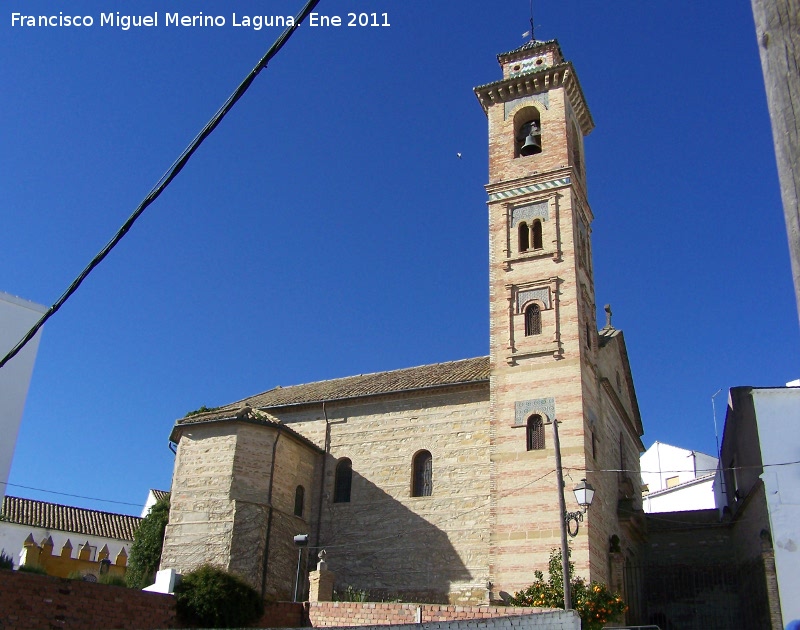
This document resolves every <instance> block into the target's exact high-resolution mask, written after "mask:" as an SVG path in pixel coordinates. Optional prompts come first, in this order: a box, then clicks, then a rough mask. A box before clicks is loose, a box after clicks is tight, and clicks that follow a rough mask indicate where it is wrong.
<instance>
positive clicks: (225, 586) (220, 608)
mask: <svg viewBox="0 0 800 630" xmlns="http://www.w3.org/2000/svg"><path fill="white" fill-rule="evenodd" d="M175 600H176V604H177V609H178V616H179V618H180V619H181V621H182V622H183V623H185V624H187V625H194V626H198V627H201V628H241V627H244V626H247V625H249V624H250V623H252V622H253V621H256V620H257V619H259V618H260V617H261V615H263V614H264V601H263V599H262V598H261V595H260V594H259V593H258V591H256V590H255V589H253V588H252V587H250V585H248V584H247V583H246V582H245V581H244V580H242V579H241V578H240V577H237V576H235V575H233V574H231V573H227V572H226V571H223V570H222V569H218V568H216V567H212V566H210V565H204V566H202V567H200V568H199V569H196V570H194V571H191V572H190V573H186V574H185V575H184V576H183V578H182V579H181V582H180V584H178V586H176V587H175Z"/></svg>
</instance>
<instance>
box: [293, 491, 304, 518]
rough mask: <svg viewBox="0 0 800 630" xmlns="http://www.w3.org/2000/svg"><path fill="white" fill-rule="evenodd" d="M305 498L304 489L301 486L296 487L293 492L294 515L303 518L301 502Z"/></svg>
mask: <svg viewBox="0 0 800 630" xmlns="http://www.w3.org/2000/svg"><path fill="white" fill-rule="evenodd" d="M305 497H306V489H305V488H304V487H303V486H297V488H296V489H295V491H294V515H295V516H303V501H304V500H305Z"/></svg>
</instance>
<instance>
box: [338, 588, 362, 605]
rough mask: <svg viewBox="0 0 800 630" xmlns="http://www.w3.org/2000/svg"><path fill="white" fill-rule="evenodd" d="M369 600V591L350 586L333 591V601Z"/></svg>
mask: <svg viewBox="0 0 800 630" xmlns="http://www.w3.org/2000/svg"><path fill="white" fill-rule="evenodd" d="M368 600H369V592H368V591H365V590H357V589H355V588H353V587H352V586H348V587H347V588H346V589H344V590H343V591H337V590H334V591H333V601H335V602H366V601H368Z"/></svg>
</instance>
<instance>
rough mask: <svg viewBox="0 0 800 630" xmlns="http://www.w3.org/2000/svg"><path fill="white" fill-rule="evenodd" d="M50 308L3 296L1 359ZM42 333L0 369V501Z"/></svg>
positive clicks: (0, 304)
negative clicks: (0, 437)
mask: <svg viewBox="0 0 800 630" xmlns="http://www.w3.org/2000/svg"><path fill="white" fill-rule="evenodd" d="M46 311H47V308H46V307H44V306H41V305H40V304H34V303H33V302H28V301H27V300H22V299H20V298H18V297H14V296H13V295H9V294H8V293H3V292H0V359H2V358H3V357H4V356H5V355H6V354H7V353H8V351H9V350H11V348H13V347H14V346H15V345H16V344H17V343H18V342H19V340H20V339H22V338H23V337H24V336H25V333H27V332H28V331H29V330H30V329H31V327H32V326H33V325H34V324H35V323H36V322H37V321H39V319H40V318H41V317H42V315H43V314H44V313H45V312H46ZM40 336H41V331H39V332H38V333H37V334H36V336H35V337H34V338H33V339H31V340H30V341H29V342H28V344H27V345H26V346H25V347H24V348H23V349H22V350H21V351H20V352H19V354H17V356H15V357H14V358H13V359H11V360H10V361H9V362H8V363H7V364H6V365H5V366H3V367H2V368H0V436H2V439H0V482H2V483H0V498H2V497H3V496H5V493H6V482H7V481H8V475H9V472H10V471H11V460H12V458H13V457H14V447H15V446H16V444H17V433H18V432H19V424H20V422H21V421H22V412H23V410H24V409H25V398H26V397H27V395H28V385H29V384H30V381H31V375H32V374H33V364H34V362H35V361H36V351H37V349H38V347H39V337H40Z"/></svg>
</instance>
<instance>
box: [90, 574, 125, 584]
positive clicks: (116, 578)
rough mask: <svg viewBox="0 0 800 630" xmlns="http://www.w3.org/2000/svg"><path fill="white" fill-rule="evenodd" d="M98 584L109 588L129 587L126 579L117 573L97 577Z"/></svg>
mask: <svg viewBox="0 0 800 630" xmlns="http://www.w3.org/2000/svg"><path fill="white" fill-rule="evenodd" d="M97 583H98V584H107V585H108V586H127V582H126V581H125V578H124V577H123V576H121V575H117V574H116V573H101V574H100V575H99V576H98V577H97Z"/></svg>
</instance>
